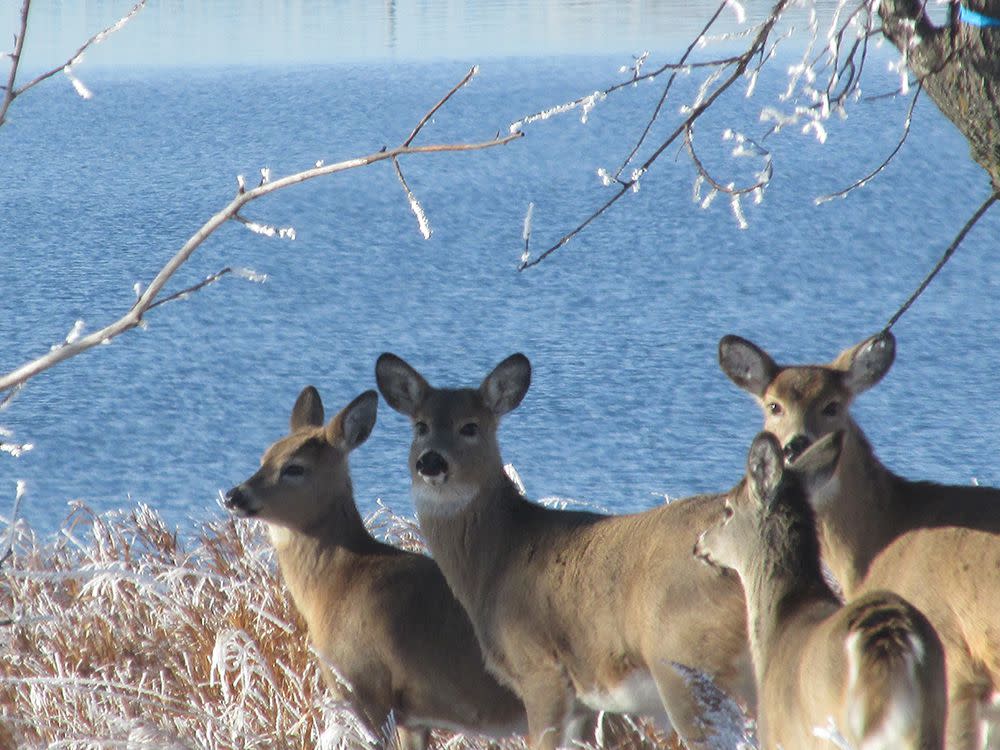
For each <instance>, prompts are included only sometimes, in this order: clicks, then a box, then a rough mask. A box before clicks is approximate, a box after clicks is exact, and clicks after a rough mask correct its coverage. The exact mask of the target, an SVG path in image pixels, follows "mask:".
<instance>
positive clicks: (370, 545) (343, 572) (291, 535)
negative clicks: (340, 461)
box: [268, 493, 385, 624]
mask: <svg viewBox="0 0 1000 750" xmlns="http://www.w3.org/2000/svg"><path fill="white" fill-rule="evenodd" d="M326 507H327V508H328V509H329V510H328V511H327V512H326V513H324V514H323V515H322V516H321V517H320V518H318V519H316V520H315V521H314V522H313V523H312V524H309V525H308V526H305V527H303V528H301V529H293V528H290V527H287V526H281V525H278V524H274V523H269V524H268V535H269V537H270V539H271V544H272V545H273V546H274V549H275V552H276V554H277V557H278V567H279V568H280V569H281V575H282V578H284V580H285V585H287V586H288V589H289V591H291V593H292V598H293V599H294V600H295V603H296V606H297V607H298V608H299V611H300V612H302V614H303V616H304V617H305V618H306V622H307V624H309V623H310V620H311V616H310V614H309V613H310V611H311V609H312V607H313V606H314V605H315V606H317V607H322V604H321V603H318V602H317V601H316V599H317V597H322V596H323V595H324V592H325V593H326V594H329V595H331V596H335V595H336V591H337V587H338V586H337V584H338V582H339V581H342V580H344V579H345V577H346V576H348V575H349V572H350V570H351V568H352V565H353V564H354V563H355V562H356V561H357V559H358V558H359V557H362V556H366V555H371V554H375V553H377V552H378V551H379V550H380V549H381V548H383V547H384V546H385V545H382V544H380V543H379V542H377V541H376V540H375V539H374V538H373V537H372V535H371V534H370V533H369V532H368V529H367V527H366V526H365V524H364V521H363V520H362V518H361V514H360V513H359V512H358V509H357V506H356V505H355V504H354V498H353V494H352V493H348V494H347V495H346V497H345V496H343V495H342V496H340V497H332V498H330V499H329V501H328V504H327V506H326Z"/></svg>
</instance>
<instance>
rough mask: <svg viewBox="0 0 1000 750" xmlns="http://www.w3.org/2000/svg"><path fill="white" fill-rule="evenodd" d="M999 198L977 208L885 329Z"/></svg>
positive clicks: (885, 329)
mask: <svg viewBox="0 0 1000 750" xmlns="http://www.w3.org/2000/svg"><path fill="white" fill-rule="evenodd" d="M997 200H1000V193H993V194H991V195H990V197H989V198H987V199H986V200H985V201H983V204H982V205H981V206H980V207H979V208H977V209H976V212H975V213H974V214H973V215H972V218H971V219H969V220H968V221H967V222H965V226H964V227H962V229H961V231H959V233H958V234H957V235H955V239H953V240H952V241H951V244H950V245H949V246H948V249H947V250H945V251H944V255H942V256H941V260H939V261H938V262H937V265H935V266H934V268H933V269H932V270H931V272H930V273H929V274H927V277H926V278H925V279H924V280H923V282H922V283H921V284H920V286H919V287H917V291H915V292H914V293H913V294H911V295H910V298H909V299H907V300H906V302H904V303H903V306H902V307H900V308H899V310H897V311H896V314H895V315H893V316H892V317H891V318H890V319H889V322H888V323H886V325H885V328H884V329H883V331H888V330H889V329H890V328H892V327H893V326H894V325H896V321H898V320H899V319H900V318H901V317H903V313H905V312H906V311H907V310H909V309H910V305H912V304H913V303H914V302H916V300H917V297H919V296H920V295H921V294H923V293H924V290H925V289H926V288H927V287H928V286H929V285H930V283H931V281H933V280H934V277H935V276H937V274H938V271H940V270H941V269H942V268H944V264H945V263H947V262H948V261H949V260H950V259H951V256H952V255H954V253H955V251H956V250H957V249H958V246H959V245H961V244H962V240H964V239H965V235H967V234H968V233H969V231H970V230H971V229H972V228H973V227H974V226H975V225H976V223H977V222H978V221H979V220H980V219H981V218H983V214H985V213H986V212H987V211H988V210H989V209H990V207H991V206H992V205H993V204H994V203H996V202H997Z"/></svg>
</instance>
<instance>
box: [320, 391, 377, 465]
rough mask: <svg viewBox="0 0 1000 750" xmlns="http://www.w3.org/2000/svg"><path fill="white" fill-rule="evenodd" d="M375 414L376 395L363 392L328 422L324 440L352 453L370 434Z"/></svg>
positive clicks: (371, 392)
mask: <svg viewBox="0 0 1000 750" xmlns="http://www.w3.org/2000/svg"><path fill="white" fill-rule="evenodd" d="M377 414H378V394H377V393H376V392H375V391H365V392H364V393H362V394H361V395H360V396H358V397H357V398H356V399H354V400H353V401H352V402H351V403H349V404H348V405H347V406H345V407H344V408H343V409H341V410H340V413H339V414H338V415H337V416H335V417H334V418H333V419H331V420H330V424H328V425H327V426H326V438H327V440H328V441H329V442H330V443H331V444H332V445H336V446H339V447H341V448H343V449H345V450H348V451H352V450H354V449H355V448H357V447H358V446H359V445H361V444H362V443H363V442H365V441H366V440H367V439H368V436H369V435H371V434H372V430H373V429H374V427H375V418H376V416H377Z"/></svg>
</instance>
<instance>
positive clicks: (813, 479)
mask: <svg viewBox="0 0 1000 750" xmlns="http://www.w3.org/2000/svg"><path fill="white" fill-rule="evenodd" d="M843 448H844V431H843V430H839V431H837V432H831V433H830V434H828V435H824V436H823V437H821V438H820V439H819V440H817V441H816V442H815V443H813V444H812V445H810V446H809V448H808V449H807V450H806V451H805V453H803V454H802V455H801V456H799V457H798V458H797V459H796V460H795V463H794V464H793V465H792V467H791V470H793V471H794V472H795V473H796V474H797V475H798V476H799V478H800V479H801V481H802V484H803V486H804V487H805V488H806V491H807V492H808V493H809V494H810V495H811V494H813V493H815V492H816V491H817V490H819V489H820V488H821V487H822V486H823V485H824V484H826V483H827V482H828V481H830V477H832V476H833V473H834V472H835V471H836V470H837V463H838V462H839V461H840V453H841V451H842V450H843Z"/></svg>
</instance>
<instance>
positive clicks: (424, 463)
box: [417, 451, 448, 485]
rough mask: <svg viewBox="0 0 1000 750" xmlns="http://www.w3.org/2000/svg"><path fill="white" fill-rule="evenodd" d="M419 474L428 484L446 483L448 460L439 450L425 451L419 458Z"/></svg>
mask: <svg viewBox="0 0 1000 750" xmlns="http://www.w3.org/2000/svg"><path fill="white" fill-rule="evenodd" d="M417 474H419V475H420V478H421V479H423V480H424V481H425V482H427V483H428V484H433V485H438V484H444V482H445V481H446V480H447V479H448V462H447V461H446V460H445V458H444V456H442V455H441V454H440V453H438V452H437V451H424V452H423V453H422V454H420V458H418V459H417Z"/></svg>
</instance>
